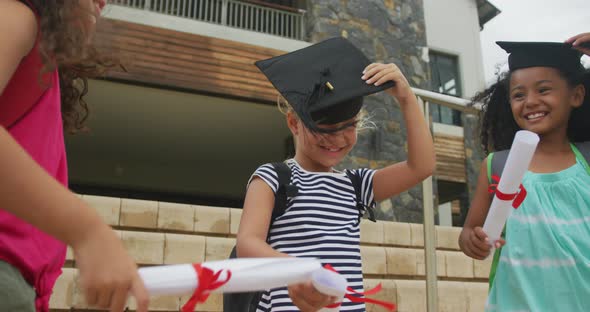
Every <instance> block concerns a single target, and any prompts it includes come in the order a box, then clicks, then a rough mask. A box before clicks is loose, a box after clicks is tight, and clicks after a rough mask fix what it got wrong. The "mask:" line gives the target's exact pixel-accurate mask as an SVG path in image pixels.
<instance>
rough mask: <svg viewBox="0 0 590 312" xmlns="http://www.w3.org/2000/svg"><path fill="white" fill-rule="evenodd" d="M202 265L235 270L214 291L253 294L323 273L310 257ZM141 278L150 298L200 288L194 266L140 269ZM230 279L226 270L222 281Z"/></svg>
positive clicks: (189, 291)
mask: <svg viewBox="0 0 590 312" xmlns="http://www.w3.org/2000/svg"><path fill="white" fill-rule="evenodd" d="M201 265H202V266H203V267H206V268H209V269H211V270H213V271H214V272H217V271H220V270H230V271H231V274H232V275H231V278H230V279H229V281H228V282H227V283H226V284H224V285H223V286H222V287H220V288H218V289H215V290H214V292H251V291H262V290H267V289H271V288H277V287H284V286H288V285H292V284H297V283H302V282H305V281H308V280H310V279H311V276H312V273H313V272H314V271H317V270H319V269H322V270H323V268H322V265H321V263H320V262H319V261H318V260H316V259H306V258H240V259H228V260H222V261H212V262H204V263H202V264H201ZM139 275H140V276H141V278H142V279H143V282H144V285H145V287H146V288H147V290H148V293H149V294H150V296H159V295H185V294H190V293H192V292H193V291H194V290H195V288H196V287H197V286H198V285H197V284H198V278H197V273H196V272H195V269H194V267H193V266H192V264H177V265H163V266H153V267H145V268H141V269H139ZM226 278H227V271H223V272H222V274H221V275H220V277H219V280H225V279H226Z"/></svg>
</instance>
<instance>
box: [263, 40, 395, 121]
mask: <svg viewBox="0 0 590 312" xmlns="http://www.w3.org/2000/svg"><path fill="white" fill-rule="evenodd" d="M370 63H371V62H370V61H369V59H368V58H367V57H366V56H365V55H364V54H363V53H362V52H361V51H360V50H359V49H357V48H356V47H355V46H354V45H353V44H352V43H351V42H350V41H348V40H346V39H344V38H341V37H336V38H332V39H328V40H325V41H322V42H320V43H317V44H314V45H311V46H309V47H306V48H303V49H300V50H297V51H293V52H291V53H287V54H283V55H280V56H276V57H273V58H270V59H266V60H261V61H257V62H256V63H255V64H256V66H257V67H258V68H259V69H260V71H262V73H263V74H264V75H266V77H267V78H268V80H270V82H271V83H272V84H273V86H274V87H275V88H276V89H277V90H278V91H279V92H280V93H281V95H282V96H283V97H284V98H285V99H286V100H287V101H288V102H289V104H290V105H291V106H292V107H293V109H294V110H295V112H296V113H297V115H298V116H299V118H300V119H301V120H302V121H303V122H304V123H305V126H306V127H307V128H308V129H310V130H312V131H316V132H334V131H338V130H340V129H342V128H344V127H346V126H348V125H344V126H343V127H340V128H339V129H331V130H326V129H320V128H318V126H317V125H318V124H336V123H339V122H342V121H345V120H348V119H351V118H353V117H354V116H356V115H357V114H358V112H359V111H360V109H361V107H362V105H363V96H365V95H369V94H372V93H376V92H379V91H382V90H385V89H388V88H391V87H393V85H394V83H393V82H388V83H384V84H382V85H380V86H374V85H368V84H367V83H366V82H365V81H364V80H362V79H361V76H362V72H363V70H364V69H365V67H367V65H369V64H370Z"/></svg>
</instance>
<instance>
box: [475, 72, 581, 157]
mask: <svg viewBox="0 0 590 312" xmlns="http://www.w3.org/2000/svg"><path fill="white" fill-rule="evenodd" d="M557 70H558V72H559V73H560V75H561V76H562V77H563V78H564V79H565V80H566V81H567V83H568V85H569V86H571V87H575V86H577V85H579V84H583V85H584V87H585V89H586V94H585V96H584V102H583V103H582V105H581V106H580V107H578V108H575V109H573V110H572V112H571V115H570V118H569V122H568V129H567V134H568V138H569V140H570V141H571V142H583V141H589V140H590V70H586V71H585V72H583V73H572V72H566V71H563V70H560V69H557ZM510 77H511V72H510V71H509V72H504V73H502V74H499V75H498V78H497V81H496V82H495V83H494V84H493V85H492V86H490V87H489V88H487V89H485V90H484V91H482V92H479V93H478V94H476V95H475V96H474V97H473V98H472V102H471V104H472V105H475V104H477V103H481V104H482V109H481V112H480V121H481V122H480V139H481V144H482V147H483V149H484V151H485V153H486V154H489V153H490V152H493V151H501V150H505V149H509V148H510V146H511V145H512V141H513V140H514V135H515V134H516V132H517V131H518V130H521V129H520V127H519V126H518V124H516V121H515V120H514V117H513V116H512V109H511V108H510V97H509V92H508V90H509V86H510Z"/></svg>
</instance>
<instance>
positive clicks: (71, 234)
mask: <svg viewBox="0 0 590 312" xmlns="http://www.w3.org/2000/svg"><path fill="white" fill-rule="evenodd" d="M0 150H1V151H2V153H0V208H1V209H3V210H6V211H8V212H10V213H12V214H14V215H15V216H17V217H19V218H21V219H23V220H25V221H27V222H29V223H31V224H32V225H34V226H35V227H37V228H39V229H41V230H43V231H44V232H46V233H48V234H50V235H52V236H54V237H56V238H57V239H59V240H61V241H63V242H65V243H66V244H68V245H71V246H74V247H75V246H76V245H77V243H78V242H81V241H83V240H84V239H85V237H86V235H88V233H90V232H92V231H93V230H94V229H99V228H103V227H107V225H106V224H104V223H103V222H102V220H101V219H100V217H99V216H98V214H97V213H96V212H95V211H94V210H93V209H90V207H88V205H86V204H85V203H84V201H82V200H81V199H80V198H79V197H78V196H76V195H75V194H73V193H72V192H70V191H69V190H68V189H67V188H65V187H64V186H62V185H61V184H60V183H59V182H57V181H56V180H55V179H54V178H53V177H51V176H50V175H49V174H48V173H47V172H46V171H45V170H44V169H43V168H42V167H41V166H39V165H38V164H37V163H36V162H35V161H34V160H33V159H32V158H31V157H30V156H29V154H27V153H26V152H25V150H24V149H23V148H22V147H21V146H20V145H18V143H17V142H16V141H15V140H14V139H13V138H12V137H11V136H10V134H9V133H8V132H7V131H6V130H5V129H4V128H3V127H0ZM64 225H67V226H64Z"/></svg>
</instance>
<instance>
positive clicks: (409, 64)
mask: <svg viewBox="0 0 590 312" xmlns="http://www.w3.org/2000/svg"><path fill="white" fill-rule="evenodd" d="M307 6H308V7H307V8H306V9H307V12H308V29H307V33H308V35H309V38H308V39H309V41H311V42H318V41H321V40H324V39H327V38H331V37H336V36H343V37H346V38H348V39H349V40H350V41H351V42H352V43H354V44H355V45H356V46H357V47H358V48H360V49H361V50H362V51H363V52H364V53H365V55H367V57H369V59H371V60H375V61H378V62H386V63H395V64H396V65H397V66H399V67H400V69H401V70H402V72H403V73H404V74H405V75H406V77H407V79H408V81H409V82H410V84H411V85H412V86H414V87H418V88H422V89H429V85H428V83H429V67H428V63H427V62H426V61H425V60H424V59H423V57H422V55H423V54H425V53H426V51H427V50H426V48H427V45H426V33H425V23H424V12H423V3H422V1H421V0H414V1H411V0H403V1H393V0H385V1H383V0H310V1H307ZM359 74H360V73H359ZM365 108H366V111H367V113H368V116H369V117H370V120H371V121H373V122H374V123H375V125H376V127H375V129H370V130H366V131H363V132H362V133H360V134H359V139H358V143H357V146H356V147H355V149H354V150H353V151H352V152H351V153H350V155H349V157H348V158H347V159H346V160H345V161H344V162H343V163H342V164H341V167H342V168H356V167H370V168H382V167H384V166H387V165H390V164H393V163H396V162H399V161H403V160H405V159H407V154H406V148H407V146H406V130H405V127H404V125H403V119H402V114H401V111H400V109H399V106H398V105H397V103H395V100H394V99H393V98H391V97H390V96H389V95H387V94H385V93H380V94H377V95H373V96H369V97H367V98H366V99H365ZM377 217H378V218H379V219H382V220H389V221H402V222H413V223H422V221H423V218H422V189H421V186H417V187H415V188H413V189H411V190H410V191H408V192H405V193H403V194H400V195H399V196H396V197H394V198H392V199H390V200H386V201H384V202H382V203H380V205H379V209H378V211H377Z"/></svg>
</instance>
